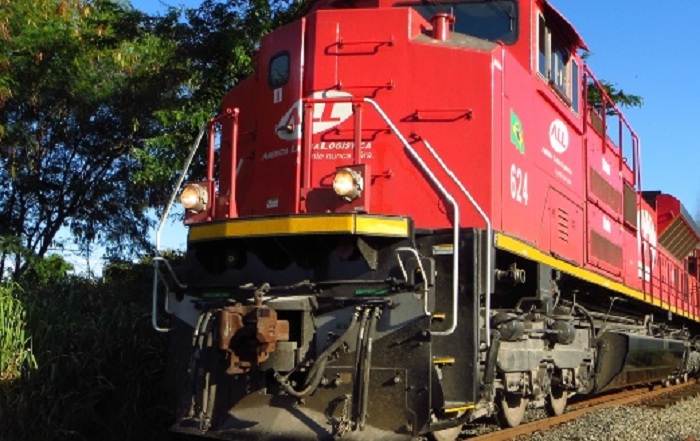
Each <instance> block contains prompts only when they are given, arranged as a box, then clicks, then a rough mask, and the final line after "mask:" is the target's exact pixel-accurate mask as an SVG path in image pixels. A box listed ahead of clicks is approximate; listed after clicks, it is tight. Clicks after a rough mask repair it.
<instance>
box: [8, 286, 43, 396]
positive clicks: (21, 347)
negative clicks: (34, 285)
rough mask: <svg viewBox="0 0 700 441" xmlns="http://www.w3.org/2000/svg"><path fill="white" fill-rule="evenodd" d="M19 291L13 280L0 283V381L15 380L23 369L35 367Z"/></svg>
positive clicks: (24, 370) (25, 315)
mask: <svg viewBox="0 0 700 441" xmlns="http://www.w3.org/2000/svg"><path fill="white" fill-rule="evenodd" d="M19 292H20V288H19V286H18V285H16V284H14V283H3V284H0V384H4V383H6V382H8V381H12V380H17V379H19V378H20V377H21V374H22V372H26V370H28V369H32V368H36V360H35V358H34V352H33V351H32V348H31V345H30V339H29V336H28V335H27V330H26V319H27V314H26V310H25V308H24V304H23V303H22V301H21V300H20V298H19V296H18V293H19ZM0 390H2V387H0Z"/></svg>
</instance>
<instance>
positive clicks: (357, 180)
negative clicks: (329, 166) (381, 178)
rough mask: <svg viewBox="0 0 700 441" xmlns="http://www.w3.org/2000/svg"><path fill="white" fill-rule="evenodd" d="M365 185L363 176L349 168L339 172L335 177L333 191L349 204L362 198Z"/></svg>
mask: <svg viewBox="0 0 700 441" xmlns="http://www.w3.org/2000/svg"><path fill="white" fill-rule="evenodd" d="M363 185H364V180H363V179H362V175H361V174H360V173H358V172H356V171H355V170H351V169H349V168H343V169H340V170H338V171H337V172H336V174H335V177H333V191H335V194H337V195H338V196H340V197H341V198H343V199H345V200H346V201H348V202H349V201H352V200H353V199H356V198H357V197H358V196H360V194H361V193H362V187H363Z"/></svg>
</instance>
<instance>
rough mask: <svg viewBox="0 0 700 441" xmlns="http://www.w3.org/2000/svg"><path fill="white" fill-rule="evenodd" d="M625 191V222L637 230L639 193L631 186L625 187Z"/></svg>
mask: <svg viewBox="0 0 700 441" xmlns="http://www.w3.org/2000/svg"><path fill="white" fill-rule="evenodd" d="M624 190H625V212H624V217H625V222H627V223H628V224H630V225H634V227H635V228H637V192H636V191H634V188H632V187H630V186H629V185H627V184H625V185H624Z"/></svg>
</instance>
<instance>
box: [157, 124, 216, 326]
mask: <svg viewBox="0 0 700 441" xmlns="http://www.w3.org/2000/svg"><path fill="white" fill-rule="evenodd" d="M208 128H209V124H205V125H203V126H202V128H201V129H200V130H199V134H198V135H197V138H195V141H194V142H193V143H192V147H191V148H190V152H189V154H188V155H187V159H185V164H184V166H183V167H182V171H181V172H180V176H179V178H178V180H177V184H175V187H174V188H173V192H172V193H171V194H170V199H169V200H168V203H167V204H166V206H165V210H163V214H162V215H161V216H160V221H159V222H158V227H157V228H156V250H155V251H156V252H155V256H154V257H153V293H152V309H151V325H152V326H153V329H155V330H156V331H158V332H168V331H170V328H162V327H160V326H159V325H158V285H159V283H163V285H164V286H165V287H166V292H165V299H164V300H163V302H164V308H165V310H166V312H168V309H169V304H168V303H169V301H168V292H167V286H168V285H167V281H166V280H165V277H164V276H163V274H162V272H161V271H160V266H159V265H160V262H165V264H166V265H167V268H168V269H169V270H170V273H171V275H172V276H173V277H174V280H175V281H176V283H177V284H178V285H180V287H181V288H184V287H185V286H183V285H181V284H180V282H179V280H177V277H175V273H174V271H173V269H172V267H171V266H170V263H169V262H168V261H167V260H166V259H165V258H164V257H161V255H160V244H161V242H160V238H161V234H162V232H163V226H164V225H165V221H166V220H167V219H168V216H169V215H170V210H172V208H173V204H174V203H175V198H176V197H177V193H178V191H179V190H180V187H181V186H182V183H183V182H185V178H186V177H187V172H188V171H189V169H190V166H191V165H192V160H193V159H194V155H195V153H197V149H198V148H199V144H200V143H201V142H202V138H203V137H204V134H205V133H206V131H207V129H208Z"/></svg>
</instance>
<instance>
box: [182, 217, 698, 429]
mask: <svg viewBox="0 0 700 441" xmlns="http://www.w3.org/2000/svg"><path fill="white" fill-rule="evenodd" d="M450 242H451V236H450V234H449V233H441V232H421V233H416V234H415V239H412V240H410V239H397V238H384V237H360V236H351V235H334V236H307V237H304V236H301V237H299V236H297V237H288V238H278V239H270V238H250V239H240V240H227V241H216V242H203V243H199V244H194V245H193V246H192V247H191V248H190V251H189V255H188V263H187V265H186V266H185V268H184V269H183V270H182V271H181V272H180V275H181V276H182V278H183V280H187V284H188V288H187V290H186V291H185V292H180V293H177V294H175V293H173V294H171V297H172V301H171V309H172V311H174V315H175V316H176V318H174V319H173V327H174V337H173V348H174V353H175V354H176V360H175V363H173V366H174V367H175V368H174V369H175V372H174V375H175V378H176V381H177V384H178V389H179V391H180V392H181V393H180V397H179V403H178V419H177V422H176V424H175V426H174V430H176V431H179V432H184V433H192V434H197V435H204V436H209V437H213V438H221V439H256V440H260V439H335V438H341V437H342V439H373V440H374V439H386V440H391V439H411V438H416V437H421V436H425V435H428V434H430V435H431V436H432V437H433V438H436V439H438V440H440V441H450V440H453V439H455V438H456V437H457V436H458V435H459V428H460V426H461V424H462V423H464V422H467V421H471V420H474V419H477V418H482V417H489V416H495V417H496V419H497V420H498V422H499V423H500V424H501V425H503V426H515V425H517V424H519V423H520V420H521V419H522V417H523V414H524V412H525V409H526V408H527V407H528V406H529V407H544V408H545V409H547V411H548V412H549V413H550V414H552V415H555V414H560V413H562V412H563V410H564V407H565V406H566V403H567V399H568V398H569V397H570V396H571V395H573V394H576V393H580V394H590V393H596V392H600V391H604V390H607V389H611V388H614V387H621V386H625V385H629V384H639V383H647V382H651V381H678V380H681V379H685V378H687V376H688V375H690V374H694V373H695V372H697V371H698V368H699V367H700V356H698V352H696V351H695V346H694V344H692V343H691V342H690V341H689V340H688V335H687V332H686V333H683V332H682V330H677V331H672V330H671V329H670V328H666V327H665V326H662V325H661V324H655V323H654V322H653V320H652V319H651V317H653V314H652V312H648V311H642V313H644V312H648V314H646V318H645V314H642V313H640V312H636V315H629V314H628V313H629V312H631V311H633V310H635V308H632V307H630V305H629V304H627V303H623V302H619V303H617V305H615V304H613V305H611V304H610V300H608V301H607V303H604V302H602V301H599V299H603V298H608V299H609V298H610V296H609V295H607V297H606V296H605V295H602V294H596V293H595V292H594V291H593V287H589V286H588V285H586V284H585V283H582V282H581V281H577V280H576V279H574V278H572V277H570V276H567V275H564V274H560V273H558V272H557V271H554V270H553V269H552V268H550V267H547V266H545V265H542V264H539V263H537V262H533V261H529V260H526V259H523V258H520V257H517V256H514V255H512V254H510V253H507V252H505V251H492V252H494V253H496V259H495V262H496V265H495V269H494V270H493V271H489V272H490V273H491V274H492V275H493V276H494V278H495V280H496V281H497V283H496V285H495V289H494V294H492V297H491V299H490V300H491V302H490V305H489V304H487V302H486V297H485V295H484V292H485V290H484V286H485V283H484V282H485V277H486V275H485V274H486V271H485V268H483V265H482V264H481V262H484V260H485V259H484V258H483V257H484V255H485V253H486V250H485V247H484V246H483V244H484V243H485V240H484V232H482V231H478V230H464V231H463V232H462V233H461V236H460V250H459V253H460V265H459V267H460V270H459V274H460V279H459V283H458V289H459V296H458V302H459V304H458V307H457V311H458V315H457V317H453V316H452V311H453V309H452V307H453V304H452V302H453V300H454V297H453V296H452V292H451V288H450V287H451V286H453V284H452V277H451V274H452V264H453V255H454V254H453V252H454V250H453V249H452V247H451V246H450ZM402 250H403V251H402ZM406 250H414V251H415V252H416V253H417V254H413V253H412V252H405V251H406ZM416 255H418V256H420V259H416V258H415V256H416ZM203 281H206V283H204V282H203ZM588 288H591V292H590V293H589V292H587V291H585V290H586V289H588ZM603 294H605V293H603ZM620 305H623V306H625V307H626V308H627V311H625V310H624V309H621V308H620ZM487 307H489V310H488V311H487ZM637 310H638V309H637ZM620 311H622V312H620ZM453 320H457V323H458V325H457V326H456V327H454V332H449V333H447V332H446V331H447V330H449V329H450V328H452V327H453V326H452V325H453V324H454V323H453ZM487 320H488V326H487ZM657 320H658V317H657ZM441 333H442V334H446V333H447V335H441Z"/></svg>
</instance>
